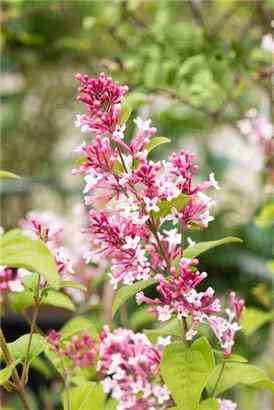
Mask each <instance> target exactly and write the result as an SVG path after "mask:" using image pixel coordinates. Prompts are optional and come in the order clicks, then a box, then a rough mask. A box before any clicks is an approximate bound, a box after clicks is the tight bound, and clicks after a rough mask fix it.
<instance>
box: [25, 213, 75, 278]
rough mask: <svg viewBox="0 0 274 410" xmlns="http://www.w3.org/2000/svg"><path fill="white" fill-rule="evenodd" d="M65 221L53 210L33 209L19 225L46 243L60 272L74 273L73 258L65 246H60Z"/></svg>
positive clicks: (27, 232) (32, 236)
mask: <svg viewBox="0 0 274 410" xmlns="http://www.w3.org/2000/svg"><path fill="white" fill-rule="evenodd" d="M64 223H65V221H64V220H63V219H62V218H57V216H56V214H54V213H53V212H37V211H32V212H29V213H28V214H27V217H26V219H22V220H20V221H19V226H21V228H23V229H24V234H26V235H27V236H30V237H31V238H33V239H35V238H38V239H40V240H42V241H43V242H45V243H46V245H47V246H48V248H49V249H50V250H51V252H52V253H53V255H54V257H55V260H56V264H57V267H58V272H59V273H60V274H73V273H74V270H73V268H72V260H71V258H70V257H69V256H68V254H67V252H66V251H65V249H64V247H62V246H61V247H60V244H61V243H62V241H63V229H64V228H63V225H64Z"/></svg>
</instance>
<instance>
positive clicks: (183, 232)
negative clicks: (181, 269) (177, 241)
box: [181, 226, 185, 258]
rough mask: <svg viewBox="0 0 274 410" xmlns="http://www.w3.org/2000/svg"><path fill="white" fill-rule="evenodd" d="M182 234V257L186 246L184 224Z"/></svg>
mask: <svg viewBox="0 0 274 410" xmlns="http://www.w3.org/2000/svg"><path fill="white" fill-rule="evenodd" d="M181 235H182V238H181V258H182V257H183V255H184V246H185V230H184V228H183V226H181Z"/></svg>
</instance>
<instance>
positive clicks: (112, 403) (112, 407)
mask: <svg viewBox="0 0 274 410" xmlns="http://www.w3.org/2000/svg"><path fill="white" fill-rule="evenodd" d="M117 406H118V401H117V400H115V399H113V398H112V397H111V398H110V399H108V401H107V402H106V404H105V406H104V410H116V409H117Z"/></svg>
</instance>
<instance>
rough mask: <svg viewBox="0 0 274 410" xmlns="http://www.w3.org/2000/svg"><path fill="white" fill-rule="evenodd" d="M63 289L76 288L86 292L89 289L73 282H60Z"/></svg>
mask: <svg viewBox="0 0 274 410" xmlns="http://www.w3.org/2000/svg"><path fill="white" fill-rule="evenodd" d="M62 288H75V289H81V290H84V291H86V290H87V288H86V287H85V286H84V285H82V284H81V283H78V282H74V281H73V280H62V281H61V282H60V289H62Z"/></svg>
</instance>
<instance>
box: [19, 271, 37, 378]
mask: <svg viewBox="0 0 274 410" xmlns="http://www.w3.org/2000/svg"><path fill="white" fill-rule="evenodd" d="M34 302H35V306H34V310H33V315H32V320H31V325H30V335H29V341H28V345H27V351H26V356H25V361H24V365H23V371H22V377H21V380H22V382H23V383H24V384H26V383H27V379H28V360H29V353H30V348H31V343H32V338H33V334H34V331H35V326H36V320H37V317H38V311H39V307H40V302H41V296H40V275H38V283H37V293H36V296H35V298H34Z"/></svg>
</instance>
